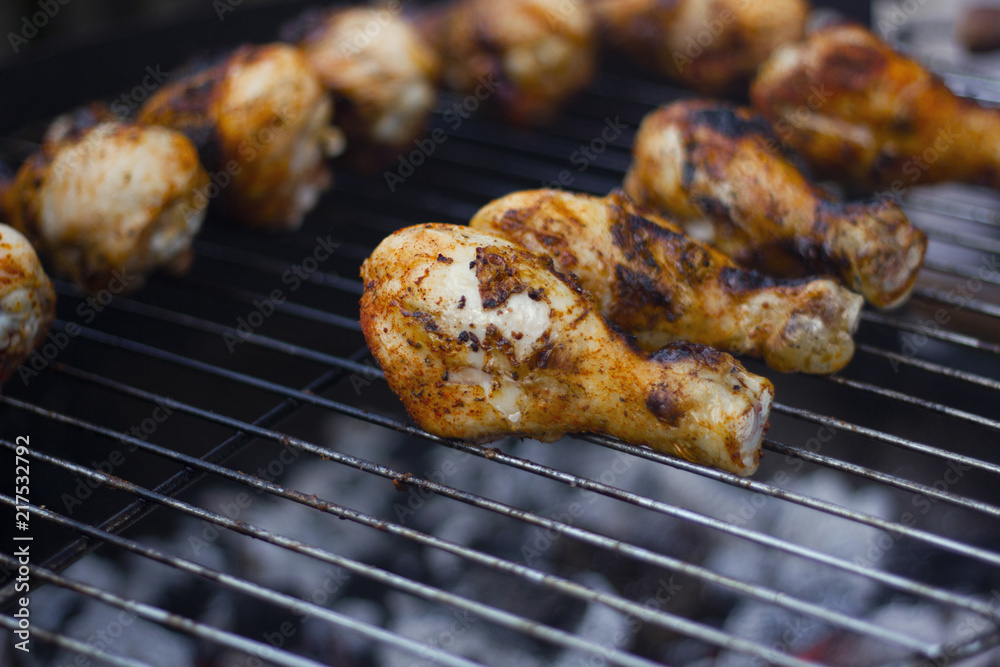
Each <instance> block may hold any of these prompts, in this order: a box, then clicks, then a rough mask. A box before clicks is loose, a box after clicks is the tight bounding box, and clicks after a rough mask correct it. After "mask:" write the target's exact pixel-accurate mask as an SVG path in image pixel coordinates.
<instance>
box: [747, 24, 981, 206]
mask: <svg viewBox="0 0 1000 667" xmlns="http://www.w3.org/2000/svg"><path fill="white" fill-rule="evenodd" d="M751 99H752V100H753V104H754V107H755V108H756V109H757V110H758V111H760V113H762V114H763V115H764V116H765V117H767V119H768V120H770V121H771V123H772V124H773V125H774V127H775V130H776V132H777V134H778V135H779V137H780V138H781V139H782V141H784V142H785V143H787V144H788V145H790V146H791V147H792V148H794V149H795V150H796V151H798V152H799V153H800V154H801V155H802V157H803V158H804V159H805V160H806V162H807V163H809V165H810V167H811V168H813V170H814V171H815V172H816V174H817V175H818V176H823V177H827V178H830V179H833V180H837V181H840V182H843V183H845V184H847V185H849V186H851V187H856V188H862V189H866V190H872V189H876V188H888V189H890V190H891V191H892V194H895V195H899V194H901V193H902V192H903V191H904V189H905V188H908V187H910V186H913V185H924V184H929V183H937V182H940V181H964V182H968V183H979V184H982V185H987V186H990V187H993V188H1000V150H998V148H997V146H998V144H1000V111H998V110H997V109H992V108H985V107H982V106H980V105H979V104H977V103H976V102H973V101H971V100H967V99H963V98H960V97H957V96H955V95H954V94H953V93H952V92H951V91H950V90H949V89H948V88H947V87H946V86H945V85H944V82H942V81H941V80H940V79H939V78H937V77H936V76H934V75H933V74H931V73H930V72H928V71H927V70H926V69H924V68H923V67H922V66H921V65H920V64H918V63H916V62H914V61H913V60H910V59H909V58H906V57H904V56H902V55H900V54H898V53H896V52H895V51H893V50H892V49H891V48H890V47H889V45H887V44H886V43H885V42H883V41H882V40H880V39H879V38H878V37H876V36H875V35H874V34H872V33H871V32H869V31H868V30H866V29H865V28H862V27H861V26H855V25H839V26H834V27H830V28H827V29H824V30H819V31H817V32H815V33H813V34H812V35H810V36H809V38H808V39H807V40H806V41H804V42H802V43H801V44H797V45H794V46H787V47H785V48H783V49H780V50H778V51H776V52H775V53H774V54H773V55H772V57H771V58H770V60H768V61H767V62H766V63H765V64H764V65H763V66H762V67H761V69H760V73H759V74H758V76H757V78H756V80H755V81H754V83H753V87H752V89H751Z"/></svg>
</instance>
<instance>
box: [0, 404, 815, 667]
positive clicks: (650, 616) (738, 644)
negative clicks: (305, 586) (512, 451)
mask: <svg viewBox="0 0 1000 667" xmlns="http://www.w3.org/2000/svg"><path fill="white" fill-rule="evenodd" d="M0 402H4V403H8V404H10V405H14V406H15V407H20V408H22V409H26V410H29V411H32V412H34V413H36V414H40V415H43V416H46V417H47V418H49V419H53V420H55V421H59V422H63V423H67V424H71V425H75V426H79V427H81V428H85V429H87V430H91V431H93V432H95V433H100V434H102V435H104V436H106V437H109V438H112V439H114V440H116V441H119V442H129V443H130V444H136V445H137V446H140V447H141V446H143V445H145V446H146V447H145V449H147V450H149V451H152V452H154V453H158V454H161V455H165V456H166V457H167V458H171V459H175V460H178V461H182V462H184V463H185V464H186V465H191V466H196V467H198V468H200V469H202V470H205V471H207V472H212V473H214V474H216V475H218V476H220V477H224V478H227V479H231V480H233V481H237V482H241V483H243V484H245V485H247V486H251V487H253V488H255V489H260V490H262V491H266V492H267V493H269V494H271V495H275V496H279V497H282V498H285V499H288V500H292V501H294V502H297V503H299V504H303V505H307V506H309V507H312V508H314V509H318V510H320V511H322V512H324V513H327V514H331V515H333V516H336V517H337V518H341V519H348V520H350V521H354V522H355V523H359V524H361V525H365V526H368V527H371V528H375V529H377V530H381V531H383V532H386V533H390V534H393V535H396V536H401V537H404V538H407V539H409V540H411V541H413V542H416V543H418V544H421V545H423V546H430V547H434V548H438V549H441V550H443V551H445V552H447V553H451V554H454V555H456V556H459V557H460V558H464V559H465V560H468V561H470V562H474V563H477V564H479V565H482V566H485V567H488V568H490V569H494V570H497V571H500V572H504V573H507V574H512V575H514V576H518V577H519V578H521V579H524V580H525V581H528V582H530V583H533V584H536V585H541V586H542V587H546V588H549V589H551V590H555V591H558V592H560V593H563V594H565V595H568V596H571V597H575V598H578V599H580V600H583V601H586V602H596V603H599V604H603V605H605V606H607V607H609V608H611V609H614V610H615V611H618V612H621V613H623V614H625V615H628V616H633V617H635V618H639V619H642V620H643V621H645V622H648V623H654V624H656V625H659V626H661V627H664V628H666V629H668V630H671V631H674V632H677V633H679V634H683V635H686V636H688V637H692V638H695V639H699V640H701V641H703V642H705V643H708V644H713V645H715V646H718V647H720V648H726V649H730V650H734V651H742V652H744V653H748V654H751V655H754V656H757V657H761V658H764V659H767V660H770V661H772V662H775V663H776V664H781V665H789V666H790V667H805V666H806V665H808V664H809V663H806V662H803V661H801V660H798V659H795V658H791V657H789V656H786V655H783V654H780V653H777V652H775V651H774V650H773V649H770V648H768V647H763V646H760V645H758V644H755V643H753V642H750V641H747V640H744V639H739V638H736V637H733V636H731V635H728V634H726V633H724V632H721V631H719V630H716V629H714V628H711V627H708V626H705V625H702V624H699V623H695V622H693V621H689V620H687V619H684V618H681V617H677V616H675V615H673V614H668V613H666V612H662V611H653V610H651V609H649V608H648V607H646V606H644V605H640V604H637V603H635V602H632V601H630V600H626V599H625V598H621V597H618V596H615V595H611V594H608V593H602V592H600V591H594V590H592V589H589V588H587V587H586V586H583V585H580V584H577V583H575V582H572V581H570V580H568V579H564V578H560V577H556V576H554V575H551V574H548V573H545V572H542V571H540V570H536V569H534V568H530V567H527V566H524V565H521V564H519V563H515V562H513V561H508V560H505V559H501V558H497V557H495V556H491V555H489V554H485V553H483V552H481V551H477V550H475V549H471V548H468V547H463V546H461V545H458V544H455V543H453V542H450V541H448V540H444V539H441V538H438V537H435V536H432V535H428V534H424V533H421V532H419V531H415V530H412V529H410V528H406V527H405V526H402V525H400V524H395V523H392V522H388V521H385V520H383V519H378V518H376V517H373V516H371V515H368V514H365V513H364V512H360V511H357V510H354V509H351V508H347V507H343V506H340V505H337V504H336V503H331V502H329V501H323V500H320V499H318V498H316V497H315V496H306V495H305V494H303V493H301V492H299V491H296V490H293V489H286V488H284V487H282V486H280V485H278V484H274V483H271V482H266V481H264V480H261V479H259V478H257V477H253V476H252V475H247V474H245V473H242V472H239V471H235V470H230V469H228V468H225V467H223V466H219V465H215V464H210V463H206V462H204V461H201V460H200V459H195V458H193V457H189V456H186V455H183V454H179V453H177V452H173V451H172V450H168V449H165V448H162V447H159V446H156V445H152V444H150V443H148V442H145V441H142V440H138V439H136V438H133V437H131V436H129V435H127V434H125V433H118V432H115V431H112V430H110V429H105V428H103V427H100V426H97V425H94V424H89V423H87V422H83V421H81V420H76V419H74V418H71V417H68V416H67V415H61V414H56V413H48V412H47V411H45V410H43V409H41V408H37V407H36V406H33V405H31V404H28V403H23V402H22V401H19V400H17V399H12V398H9V397H6V396H2V395H0ZM247 426H250V425H249V424H248V425H247ZM275 435H278V436H279V439H280V440H282V441H285V442H287V443H288V444H290V445H294V444H295V439H293V438H289V437H288V436H287V435H281V434H275ZM265 437H266V436H265ZM301 444H303V445H304V446H306V447H309V448H312V449H315V450H318V451H322V452H324V455H329V454H336V453H335V452H332V451H330V450H325V449H323V448H321V447H317V446H315V445H310V444H308V443H301ZM397 474H398V475H399V476H400V477H402V476H403V475H402V474H401V473H397ZM3 499H4V496H0V501H3ZM83 527H84V528H88V526H86V525H84V526H83ZM222 576H227V575H222ZM293 599H294V598H293Z"/></svg>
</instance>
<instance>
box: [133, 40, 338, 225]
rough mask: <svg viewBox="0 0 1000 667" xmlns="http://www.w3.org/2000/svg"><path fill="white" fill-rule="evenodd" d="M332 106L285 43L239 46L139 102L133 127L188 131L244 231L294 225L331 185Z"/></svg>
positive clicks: (229, 212) (302, 61)
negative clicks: (220, 180) (218, 179)
mask: <svg viewBox="0 0 1000 667" xmlns="http://www.w3.org/2000/svg"><path fill="white" fill-rule="evenodd" d="M332 114H333V106H332V103H331V102H330V99H329V97H328V96H327V95H326V92H325V91H324V89H323V86H322V84H321V83H320V81H319V79H318V78H317V77H316V75H315V74H314V73H313V72H312V70H311V69H310V67H309V63H308V61H307V60H306V58H305V56H304V55H303V54H302V52H301V51H300V50H299V49H297V48H295V47H292V46H288V45H284V44H270V45H264V46H244V47H241V48H239V49H236V50H235V51H233V52H232V53H231V54H229V55H227V56H225V57H224V58H222V59H221V60H219V61H218V62H213V63H209V64H205V65H202V66H200V67H192V68H190V69H189V70H188V71H187V72H186V73H183V74H180V75H179V76H177V77H176V78H174V79H173V80H171V81H168V82H167V83H166V84H164V85H163V86H162V87H161V88H160V89H159V90H158V91H157V92H156V93H154V94H153V95H152V96H151V97H150V98H149V100H147V101H146V103H145V104H144V105H143V107H142V109H141V110H140V112H139V121H140V122H143V123H148V124H153V125H165V126H168V127H171V128H174V129H177V130H180V131H182V132H184V133H185V134H187V135H188V136H189V137H190V138H191V139H192V140H193V141H194V142H195V143H196V144H197V145H198V148H199V151H200V153H201V157H202V160H203V161H204V163H205V166H206V167H207V168H208V170H209V171H211V172H212V173H215V174H223V175H224V176H225V178H226V181H227V182H226V183H225V184H224V185H220V186H219V189H220V197H221V200H222V201H223V203H224V204H225V207H224V208H225V212H226V213H227V215H228V216H229V217H230V218H232V219H233V220H235V221H237V222H239V223H241V224H245V225H247V226H250V227H263V228H292V229H294V228H296V227H298V225H299V224H301V222H302V218H303V216H304V215H305V214H306V213H307V212H308V211H309V210H311V209H312V208H313V207H314V206H315V204H316V202H317V200H318V199H319V195H320V193H321V192H322V191H323V190H324V189H326V188H327V187H328V186H329V185H330V182H331V180H330V174H329V171H328V169H327V168H326V165H325V164H324V157H325V156H326V155H328V154H333V153H336V152H339V151H340V150H341V149H342V148H343V146H342V143H343V141H342V136H341V135H340V134H339V131H337V130H335V129H334V128H332V127H331V125H330V122H331V118H332Z"/></svg>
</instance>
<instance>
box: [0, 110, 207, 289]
mask: <svg viewBox="0 0 1000 667" xmlns="http://www.w3.org/2000/svg"><path fill="white" fill-rule="evenodd" d="M108 117H109V115H108V114H106V112H105V111H104V110H103V109H102V108H101V107H100V106H94V107H88V108H85V109H81V110H80V111H78V112H76V113H74V114H70V115H67V116H64V117H61V118H60V119H58V120H56V121H55V122H54V123H53V124H52V125H51V127H50V128H49V131H48V133H47V135H46V137H45V141H44V143H43V145H42V148H41V150H40V151H38V152H37V153H36V154H35V155H33V156H32V157H30V158H29V159H28V160H27V161H26V162H25V163H24V164H23V165H22V166H21V169H20V171H19V172H18V173H17V176H16V177H15V179H14V181H13V183H11V184H10V186H9V187H8V188H7V189H6V192H5V193H4V195H3V210H4V213H5V214H6V219H7V220H8V221H9V222H10V224H11V225H13V226H14V227H16V228H17V229H19V230H20V231H21V232H22V233H24V234H25V235H26V236H27V237H28V238H29V239H30V240H31V242H32V243H33V244H34V245H35V247H36V248H38V250H39V252H40V253H41V254H42V255H43V256H44V257H45V259H46V260H47V261H48V262H49V263H50V264H51V265H52V267H53V268H54V269H55V270H56V271H57V272H58V273H60V274H62V275H65V276H68V277H69V278H71V279H72V280H73V281H75V282H76V283H77V284H78V285H79V286H80V287H82V288H83V289H84V290H86V291H89V292H97V291H99V290H101V289H104V288H106V287H108V286H109V285H110V284H112V283H113V284H114V286H115V291H116V293H123V292H129V291H132V290H135V289H137V288H138V287H139V286H141V285H142V284H143V282H144V280H145V278H146V275H147V274H148V273H150V272H151V271H153V270H155V269H158V268H168V269H171V270H175V271H180V270H184V269H186V268H187V266H188V264H189V263H190V261H191V256H192V253H191V242H192V239H193V238H194V236H195V234H197V232H198V230H199V229H200V228H201V225H202V221H203V219H204V217H205V208H206V206H207V204H208V200H207V198H206V192H205V189H206V187H207V185H208V182H209V179H208V175H207V174H206V172H205V170H204V169H203V168H202V166H201V163H200V162H199V160H198V152H197V150H196V148H195V147H194V145H193V144H192V143H191V141H189V140H188V139H187V137H185V136H184V135H183V134H181V133H179V132H175V131H173V130H170V129H167V128H162V127H144V126H140V125H136V124H132V123H125V122H119V121H115V120H107V118H108Z"/></svg>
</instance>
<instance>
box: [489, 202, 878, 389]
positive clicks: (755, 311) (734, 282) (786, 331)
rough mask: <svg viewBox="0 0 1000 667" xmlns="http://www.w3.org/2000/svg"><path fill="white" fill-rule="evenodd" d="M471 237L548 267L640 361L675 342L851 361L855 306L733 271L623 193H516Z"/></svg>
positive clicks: (830, 362)
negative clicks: (525, 252)
mask: <svg viewBox="0 0 1000 667" xmlns="http://www.w3.org/2000/svg"><path fill="white" fill-rule="evenodd" d="M471 226H472V227H473V228H474V229H478V230H480V231H483V232H488V233H493V234H497V235H500V236H502V237H504V238H506V239H508V240H510V241H514V242H517V243H520V244H521V245H523V246H525V247H526V248H528V249H529V250H531V251H533V252H537V253H539V254H545V255H548V256H550V257H551V258H552V259H553V261H554V262H555V266H556V269H557V270H559V271H562V272H564V273H566V272H572V273H573V274H574V275H576V276H577V277H578V278H579V280H580V283H581V285H582V286H583V287H584V288H585V289H586V290H587V291H588V292H589V293H590V294H591V296H592V297H593V298H594V301H595V302H596V304H597V306H598V310H599V312H600V313H601V314H602V315H603V316H604V317H605V318H607V319H609V320H611V321H612V322H614V323H615V324H616V325H618V326H619V327H621V328H622V329H624V330H625V331H626V332H627V333H630V334H633V335H635V336H636V337H637V339H638V341H639V344H640V345H641V346H642V347H643V348H644V349H646V350H654V349H657V348H660V347H662V346H664V345H666V344H667V343H669V342H671V341H675V340H680V339H684V340H689V341H693V342H696V343H703V344H705V345H711V346H713V347H718V348H721V349H723V350H725V351H727V352H731V353H733V354H751V355H754V356H758V357H763V358H764V359H765V360H766V361H767V363H768V365H769V366H771V367H772V368H774V369H776V370H779V371H804V372H807V373H832V372H834V371H837V370H839V369H841V368H843V367H844V366H845V365H846V364H847V362H848V361H850V359H851V355H852V354H853V353H854V341H853V340H852V338H851V334H852V333H853V332H854V330H855V328H856V326H857V320H858V313H859V311H860V309H861V304H862V299H861V297H860V296H858V295H856V294H854V293H853V292H850V291H849V290H846V289H844V288H843V287H841V286H840V285H838V284H837V283H835V282H833V281H831V280H809V281H806V280H786V281H777V280H774V279H771V278H767V277H765V276H763V275H761V274H759V273H756V272H754V271H747V270H744V269H741V268H738V267H737V266H736V264H735V263H734V262H733V261H732V260H730V259H729V258H728V257H726V256H725V255H723V254H722V253H721V252H719V251H717V250H713V249H712V248H710V247H707V246H705V245H702V244H701V243H698V242H697V241H695V240H694V239H692V238H690V237H689V236H687V235H686V234H684V233H683V232H682V231H681V229H680V228H679V227H677V226H676V225H674V224H672V223H671V222H669V221H668V220H666V219H664V218H662V217H660V216H657V215H655V214H652V213H649V212H645V211H642V210H640V209H638V208H637V207H636V206H635V204H633V203H632V201H631V200H630V199H629V198H628V197H627V196H625V195H624V194H622V193H612V194H611V195H609V196H607V197H605V198H603V199H601V198H597V197H591V196H588V195H579V194H571V193H567V192H560V191H557V190H534V191H530V192H518V193H515V194H512V195H508V196H506V197H503V198H501V199H498V200H496V201H494V202H491V203H490V204H488V205H487V206H486V207H485V208H483V209H482V210H480V211H479V212H478V213H477V214H476V215H475V217H473V219H472V222H471Z"/></svg>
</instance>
